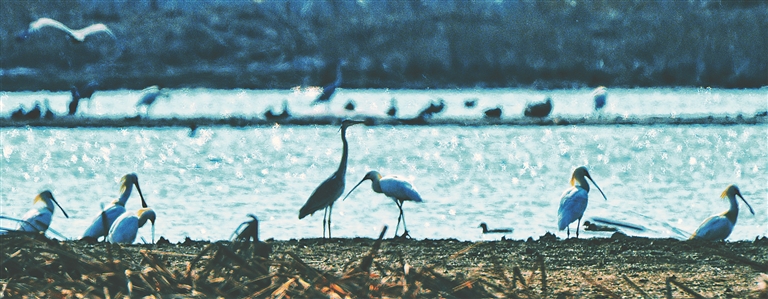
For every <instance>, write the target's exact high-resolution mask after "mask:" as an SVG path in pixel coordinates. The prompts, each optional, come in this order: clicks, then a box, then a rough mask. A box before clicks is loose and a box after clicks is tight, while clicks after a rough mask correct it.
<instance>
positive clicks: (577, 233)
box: [576, 217, 581, 239]
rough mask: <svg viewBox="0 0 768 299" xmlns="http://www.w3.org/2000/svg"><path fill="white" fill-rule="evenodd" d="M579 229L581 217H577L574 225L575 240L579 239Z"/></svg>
mask: <svg viewBox="0 0 768 299" xmlns="http://www.w3.org/2000/svg"><path fill="white" fill-rule="evenodd" d="M579 227H581V217H579V222H578V223H576V239H578V238H579Z"/></svg>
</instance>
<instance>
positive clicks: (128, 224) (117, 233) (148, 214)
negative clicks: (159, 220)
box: [107, 208, 155, 244]
mask: <svg viewBox="0 0 768 299" xmlns="http://www.w3.org/2000/svg"><path fill="white" fill-rule="evenodd" d="M147 220H150V221H152V225H153V226H154V224H155V212H154V211H153V210H152V209H149V208H143V209H139V211H138V212H137V213H136V214H133V213H123V215H120V217H118V218H117V219H116V220H115V223H113V224H112V227H111V228H110V229H109V235H108V236H107V241H109V242H110V243H120V244H132V243H133V242H134V241H136V235H137V234H138V233H139V228H141V227H142V226H144V224H145V223H146V222H147Z"/></svg>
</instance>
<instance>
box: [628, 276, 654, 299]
mask: <svg viewBox="0 0 768 299" xmlns="http://www.w3.org/2000/svg"><path fill="white" fill-rule="evenodd" d="M621 277H622V278H624V281H626V282H627V283H628V284H629V286H631V287H632V288H633V289H635V291H637V292H638V293H640V296H643V298H644V299H649V298H651V296H649V295H648V293H646V292H645V291H643V289H641V288H640V287H639V286H637V284H635V283H634V282H633V281H632V280H631V279H629V277H627V275H626V274H622V275H621Z"/></svg>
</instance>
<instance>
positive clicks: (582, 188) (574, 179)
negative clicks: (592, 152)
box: [557, 166, 608, 238]
mask: <svg viewBox="0 0 768 299" xmlns="http://www.w3.org/2000/svg"><path fill="white" fill-rule="evenodd" d="M585 178H588V179H589V180H590V181H592V184H594V185H595V187H597V190H599V191H600V194H602V195H603V198H605V200H608V198H607V197H605V193H603V190H600V187H599V186H597V183H595V181H594V180H593V179H592V177H591V176H590V175H589V172H588V171H587V168H586V167H584V166H579V167H577V168H576V169H574V170H573V175H571V186H572V187H571V188H569V189H567V190H565V192H563V195H562V196H561V198H560V208H559V209H558V210H557V228H558V229H559V230H564V229H568V231H567V234H568V235H567V236H568V237H570V236H571V228H570V227H569V225H570V224H571V223H572V222H574V221H576V220H578V222H577V223H576V238H578V237H579V227H581V217H582V216H584V211H586V210H587V198H588V193H589V183H588V182H587V180H586V179H585Z"/></svg>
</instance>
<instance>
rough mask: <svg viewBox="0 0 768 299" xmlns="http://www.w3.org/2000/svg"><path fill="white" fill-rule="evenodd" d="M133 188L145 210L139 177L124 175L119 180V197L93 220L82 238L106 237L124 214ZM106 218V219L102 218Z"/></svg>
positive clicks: (132, 174) (145, 205) (145, 203)
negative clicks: (134, 187)
mask: <svg viewBox="0 0 768 299" xmlns="http://www.w3.org/2000/svg"><path fill="white" fill-rule="evenodd" d="M133 186H136V191H138V192H139V197H140V198H141V207H142V208H146V207H147V202H146V201H144V195H143V194H142V193H141V187H139V177H138V176H137V175H136V174H135V173H130V174H126V175H125V176H123V178H122V179H121V180H120V197H119V198H118V199H117V200H115V201H113V202H112V205H111V206H109V207H108V208H107V209H106V210H104V211H103V212H100V213H99V215H97V216H96V218H95V219H93V222H92V223H91V225H90V226H89V227H88V229H86V230H85V233H83V238H93V239H98V238H99V237H101V236H107V232H109V228H110V227H111V226H112V223H114V222H115V220H116V219H117V218H118V217H120V216H121V215H123V214H124V213H125V203H126V202H128V198H130V197H131V191H132V190H133ZM104 216H106V218H104Z"/></svg>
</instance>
